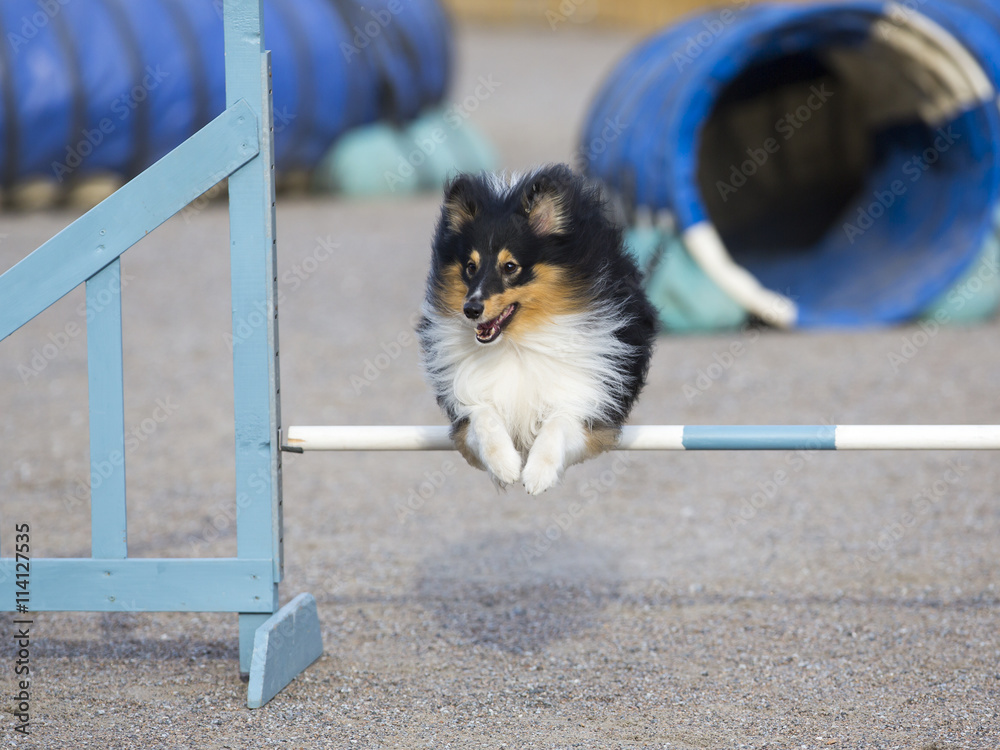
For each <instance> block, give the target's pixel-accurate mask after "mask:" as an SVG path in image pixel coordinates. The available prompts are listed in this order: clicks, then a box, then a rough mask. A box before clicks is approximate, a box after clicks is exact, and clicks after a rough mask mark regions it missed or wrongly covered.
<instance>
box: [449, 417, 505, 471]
mask: <svg viewBox="0 0 1000 750" xmlns="http://www.w3.org/2000/svg"><path fill="white" fill-rule="evenodd" d="M451 437H452V440H453V441H454V442H455V447H456V448H457V449H458V451H459V452H460V453H461V454H462V456H464V457H465V460H466V461H468V462H469V463H470V464H471V465H472V466H475V467H476V468H477V469H485V470H486V471H487V472H488V473H489V475H490V478H491V479H493V481H494V482H496V483H497V484H499V485H500V486H501V487H503V486H506V485H508V484H513V483H514V482H516V481H517V480H518V479H520V478H521V454H520V453H518V451H517V448H515V447H514V441H513V440H511V439H510V435H509V434H507V429H506V428H505V427H504V425H503V422H502V421H501V419H500V415H499V414H497V412H496V411H495V410H494V409H490V408H485V407H484V408H479V409H477V410H475V411H473V412H472V414H470V415H469V417H468V419H463V420H461V421H460V422H457V423H456V424H455V425H453V427H452V433H451Z"/></svg>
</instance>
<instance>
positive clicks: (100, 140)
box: [0, 0, 451, 187]
mask: <svg viewBox="0 0 1000 750" xmlns="http://www.w3.org/2000/svg"><path fill="white" fill-rule="evenodd" d="M221 8H222V3H221V0H215V1H214V2H213V1H210V0H142V2H133V1H131V0H72V1H70V0H41V1H40V0H3V2H0V184H2V185H3V186H5V187H10V186H12V185H14V184H15V183H17V182H18V181H20V180H22V179H25V178H29V177H48V178H55V179H57V180H59V181H60V182H62V181H65V180H71V179H74V178H76V177H78V176H80V175H83V174H86V173H88V172H96V171H110V172H115V173H119V174H123V175H126V176H131V175H134V174H137V173H138V172H139V171H141V170H142V169H143V168H145V167H146V166H148V165H149V164H151V163H152V162H153V161H155V160H156V159H158V158H160V157H161V156H163V155H164V154H165V153H167V152H168V151H169V150H170V149H172V148H174V147H175V146H177V145H178V144H179V143H181V142H182V141H183V140H184V139H185V138H187V137H188V136H189V135H191V134H192V133H194V132H195V131H196V130H198V129H199V128H200V127H201V126H203V125H204V124H205V123H207V122H208V121H209V120H210V119H212V118H213V117H215V116H216V115H218V114H219V113H221V112H222V110H223V109H224V108H225V67H224V66H225V60H224V57H223V29H222V17H221ZM264 26H265V29H266V43H267V47H268V49H270V50H271V51H272V75H273V84H274V86H273V91H274V115H275V159H276V162H277V164H278V166H279V168H282V169H288V168H295V167H305V168H308V167H312V166H313V165H315V163H316V162H317V161H318V160H319V159H320V158H321V156H322V155H323V154H324V153H325V152H326V150H327V149H328V148H329V147H330V145H331V143H332V142H333V141H334V140H335V139H336V138H337V137H338V136H340V135H341V134H343V133H344V132H345V131H346V130H348V129H349V128H352V127H355V126H358V125H362V124H366V123H370V122H373V121H375V120H379V119H385V120H389V121H392V122H400V123H401V122H406V121H409V120H411V119H413V118H414V117H416V116H417V114H418V113H419V112H420V111H421V110H423V109H424V108H426V107H429V106H432V105H434V104H436V103H438V102H440V100H441V99H442V98H443V97H444V94H445V90H446V88H447V83H448V78H449V73H450V67H451V35H450V29H449V24H448V20H447V18H446V16H445V14H444V11H443V9H442V7H441V6H440V4H439V3H438V0H364V2H362V1H361V0H265V2H264Z"/></svg>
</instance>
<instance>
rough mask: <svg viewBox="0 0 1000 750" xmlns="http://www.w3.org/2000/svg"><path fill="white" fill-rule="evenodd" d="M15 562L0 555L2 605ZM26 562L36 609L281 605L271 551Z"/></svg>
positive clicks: (10, 599) (8, 602)
mask: <svg viewBox="0 0 1000 750" xmlns="http://www.w3.org/2000/svg"><path fill="white" fill-rule="evenodd" d="M16 562H17V561H16V559H14V558H3V559H0V611H4V612H9V611H11V610H12V608H13V607H14V604H15V597H14V590H15V576H14V573H15V565H16ZM30 566H31V567H30V571H29V572H30V576H31V578H30V580H31V586H30V588H29V591H30V594H31V601H30V609H31V610H32V611H35V612H42V611H87V612H120V611H135V612H265V613H271V612H274V610H275V608H276V607H277V605H278V601H277V589H276V587H275V585H274V583H273V582H272V581H271V559H270V558H265V559H259V560H252V559H242V558H209V559H187V558H169V559H153V558H130V559H128V560H95V559H92V558H38V559H34V560H31V563H30ZM265 616H267V615H265Z"/></svg>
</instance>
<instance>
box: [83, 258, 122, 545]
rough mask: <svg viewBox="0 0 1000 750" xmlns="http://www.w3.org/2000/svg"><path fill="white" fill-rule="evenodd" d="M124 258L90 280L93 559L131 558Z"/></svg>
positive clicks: (117, 260)
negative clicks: (127, 501)
mask: <svg viewBox="0 0 1000 750" xmlns="http://www.w3.org/2000/svg"><path fill="white" fill-rule="evenodd" d="M122 373H123V371H122V304H121V259H120V258H115V259H114V260H113V261H111V263H109V264H108V265H106V266H105V267H104V268H102V269H101V270H100V271H98V272H97V273H96V274H94V275H93V276H91V277H90V278H89V279H87V381H88V388H89V392H90V538H91V554H92V555H93V556H94V557H103V558H111V557H120V558H125V557H127V556H128V551H127V549H128V543H127V538H128V531H127V526H126V521H125V403H124V386H123V383H122V377H123V374H122Z"/></svg>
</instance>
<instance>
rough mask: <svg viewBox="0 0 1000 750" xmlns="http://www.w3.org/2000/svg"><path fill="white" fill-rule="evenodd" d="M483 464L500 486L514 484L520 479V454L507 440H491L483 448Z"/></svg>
mask: <svg viewBox="0 0 1000 750" xmlns="http://www.w3.org/2000/svg"><path fill="white" fill-rule="evenodd" d="M482 458H483V463H484V464H485V465H486V470H487V471H488V472H489V473H490V476H491V477H493V479H494V481H496V482H497V483H499V484H500V485H508V484H514V482H516V481H517V480H518V479H520V478H521V454H520V453H518V452H517V449H516V448H515V447H514V444H513V443H512V442H511V441H510V439H509V438H508V439H507V440H496V439H494V440H492V441H490V442H489V443H488V444H487V445H485V446H484V450H483V456H482Z"/></svg>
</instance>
